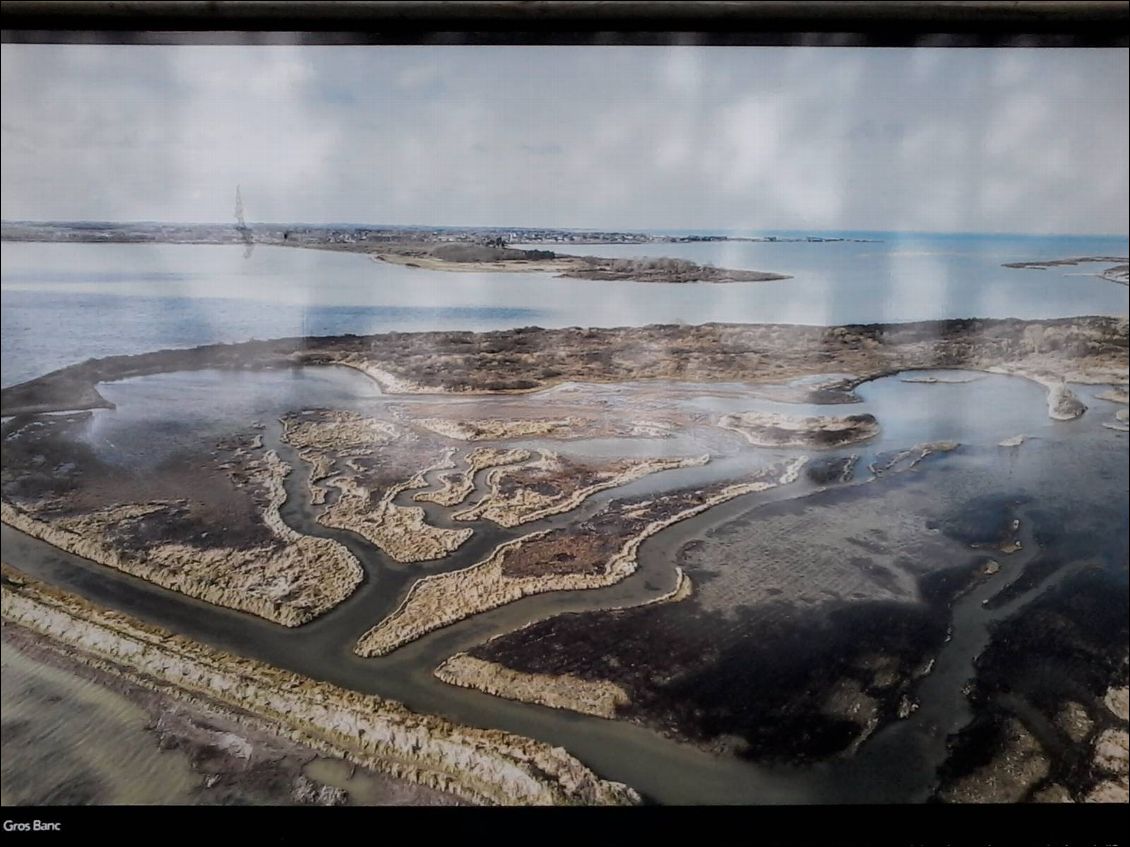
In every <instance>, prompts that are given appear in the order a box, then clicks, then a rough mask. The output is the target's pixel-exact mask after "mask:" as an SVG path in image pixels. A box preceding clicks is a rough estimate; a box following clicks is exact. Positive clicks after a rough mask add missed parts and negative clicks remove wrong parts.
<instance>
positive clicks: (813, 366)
mask: <svg viewBox="0 0 1130 847" xmlns="http://www.w3.org/2000/svg"><path fill="white" fill-rule="evenodd" d="M1127 336H1128V320H1127V319H1126V318H1114V317H1100V316H1092V317H1085V318H1057V319H1050V320H1040V321H1022V320H1017V319H1013V318H1009V319H992V320H988V319H986V320H949V321H925V322H915V323H904V324H867V325H858V326H839V327H810V326H804V325H798V324H718V323H709V324H701V325H697V326H678V325H662V324H653V325H649V326H644V327H631V328H628V327H620V328H613V329H581V328H578V327H571V328H566V329H542V328H540V327H527V328H522V329H512V330H498V331H493V332H480V333H474V332H454V331H453V332H443V331H436V332H417V333H384V334H378V335H368V336H351V335H344V336H323V337H291V338H281V339H274V340H270V341H247V342H240V343H237V344H213V345H203V346H199V347H194V348H188V349H171V350H168V349H167V350H158V351H154V352H150V353H140V354H135V355H126V356H107V357H104V358H100V359H91V360H88V361H86V362H81V363H78V364H75V365H70V366H68V367H64V368H60V369H58V370H55V371H51V372H50V373H47V374H44V375H42V376H39V377H36V378H34V379H31V380H28V381H26V382H23V383H19V384H17V385H13V386H9V387H7V388H4V389H2V390H0V415H3V416H5V417H7V416H14V415H29V414H41V413H45V412H52V411H72V410H83V409H91V408H100V407H103V408H104V407H107V406H108V405H109V404H108V403H107V401H106V400H105V398H103V397H102V396H101V394H99V393H98V390H97V385H98V383H100V382H112V381H115V380H120V379H126V378H130V377H139V376H149V375H154V374H160V373H168V372H173V371H190V370H204V369H213V368H215V369H235V370H243V369H270V368H292V367H296V366H313V365H343V366H346V367H350V368H354V369H356V370H358V371H360V372H362V373H364V374H366V375H367V376H369V377H370V378H371V379H373V380H374V381H375V382H376V383H377V384H378V385H379V386H380V387H381V389H382V391H384V392H385V393H387V394H435V395H438V396H446V395H453V394H454V395H476V394H529V393H533V392H537V391H542V390H545V389H548V388H552V387H554V386H556V385H559V384H561V383H565V382H590V383H611V382H623V381H633V382H646V381H688V382H743V383H750V384H766V385H775V384H781V383H783V382H787V381H789V380H793V379H798V378H802V377H809V376H815V375H820V374H826V373H828V372H830V371H839V372H841V373H843V372H846V373H849V374H851V375H852V376H851V377H850V378H849V379H847V380H844V381H842V383H841V384H839V385H838V386H837V387H838V388H839V389H841V390H846V389H851V388H854V387H857V386H858V385H861V384H863V383H865V382H868V381H870V380H872V379H875V378H878V377H881V376H888V375H892V374H896V373H900V372H903V371H911V370H934V369H947V370H955V369H956V370H970V371H980V372H990V373H1001V374H1005V375H1016V376H1022V377H1025V378H1028V379H1032V380H1035V381H1037V382H1040V383H1041V384H1043V385H1044V386H1045V387H1047V386H1048V385H1049V382H1055V383H1060V382H1064V381H1067V382H1078V383H1085V384H1109V385H1126V384H1127V383H1128V382H1130V368H1128V355H1127ZM674 348H678V349H680V350H684V351H687V352H693V353H694V357H693V359H689V360H688V358H687V357H686V355H685V354H683V355H680V356H663V355H656V354H657V353H660V354H661V353H662V351H663V350H665V349H674ZM1065 348H1066V349H1065ZM582 352H583V353H585V354H586V355H584V356H581V355H580V354H581V353H582ZM516 358H517V359H519V360H520V361H521V362H522V363H524V364H527V365H531V366H533V365H536V364H537V363H539V362H544V363H545V364H547V365H551V366H552V371H551V372H549V373H551V374H552V375H549V373H547V374H546V375H539V376H537V377H536V378H530V377H518V378H516V377H515V376H514V374H515V372H516V370H517V371H518V372H521V369H520V368H516V367H515V359H516ZM526 370H527V372H529V373H536V372H537V371H536V370H535V369H534V368H533V367H530V368H527V369H526Z"/></svg>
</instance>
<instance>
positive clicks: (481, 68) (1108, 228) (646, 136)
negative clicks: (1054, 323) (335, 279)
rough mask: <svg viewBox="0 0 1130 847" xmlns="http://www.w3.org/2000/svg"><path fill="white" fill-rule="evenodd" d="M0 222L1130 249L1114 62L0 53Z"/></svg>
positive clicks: (1107, 57)
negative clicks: (1053, 242)
mask: <svg viewBox="0 0 1130 847" xmlns="http://www.w3.org/2000/svg"><path fill="white" fill-rule="evenodd" d="M0 66H2V67H0V76H2V83H0V86H2V101H0V153H2V158H0V161H2V165H0V169H2V178H3V185H2V198H0V199H2V204H0V205H2V216H3V218H4V219H6V220H13V219H33V220H80V219H85V220H120V221H130V220H161V221H177V222H191V221H212V222H229V221H232V220H233V214H234V206H235V189H236V186H237V185H238V186H240V190H241V193H242V196H243V201H244V207H245V213H246V217H247V220H248V222H255V221H264V222H266V221H272V222H299V221H301V222H309V223H328V222H356V223H384V224H421V225H428V224H431V225H449V226H463V225H466V226H471V225H475V226H547V227H576V228H594V229H620V230H634V229H674V230H695V229H697V230H701V229H705V230H720V229H726V230H774V229H780V230H794V229H799V230H845V229H847V230H900V231H926V232H929V231H941V232H1014V233H1033V234H1047V233H1064V234H1067V233H1074V234H1116V235H1125V234H1126V233H1127V232H1128V231H1130V224H1128V220H1127V219H1128V211H1127V210H1128V207H1130V188H1128V159H1130V153H1128V129H1127V127H1128V123H1130V115H1128V105H1127V104H1128V82H1127V78H1128V51H1126V50H1124V49H1111V50H1106V49H1074V50H1071V49H1066V50H1060V49H926V48H915V49H906V48H895V49H880V48H825V47H812V48H804V47H698V46H672V47H607V46H593V47H573V46H567V47H517V46H511V47H468V46H455V47H450V46H429V47H401V46H395V47H387V46H373V47H352V46H351V47H321V46H319V47H313V46H246V47H232V46H110V45H16V44H4V45H3V46H2V48H0Z"/></svg>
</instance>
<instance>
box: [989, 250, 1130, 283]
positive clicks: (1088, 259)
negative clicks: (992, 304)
mask: <svg viewBox="0 0 1130 847" xmlns="http://www.w3.org/2000/svg"><path fill="white" fill-rule="evenodd" d="M1086 264H1102V265H1113V267H1108V268H1107V269H1106V270H1103V271H1100V272H1099V273H1097V274H1095V276H1097V277H1099V278H1100V279H1105V280H1106V281H1107V282H1115V283H1118V284H1119V285H1130V259H1128V258H1127V257H1125V256H1078V257H1073V258H1069V259H1048V260H1046V261H1037V262H1008V263H1006V264H1005V265H1004V267H1006V268H1020V269H1024V270H1039V271H1043V270H1049V269H1051V268H1073V267H1078V266H1079V265H1086Z"/></svg>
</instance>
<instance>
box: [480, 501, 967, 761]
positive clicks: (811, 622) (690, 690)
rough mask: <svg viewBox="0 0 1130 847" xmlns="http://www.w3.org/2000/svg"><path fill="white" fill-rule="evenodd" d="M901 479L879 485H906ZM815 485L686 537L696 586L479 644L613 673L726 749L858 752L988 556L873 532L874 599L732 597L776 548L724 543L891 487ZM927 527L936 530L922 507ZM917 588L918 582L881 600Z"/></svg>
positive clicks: (649, 709)
mask: <svg viewBox="0 0 1130 847" xmlns="http://www.w3.org/2000/svg"><path fill="white" fill-rule="evenodd" d="M899 488H900V486H897V485H895V486H891V489H892V491H888V492H877V493H882V494H888V495H890V494H893V496H896V497H897V496H898V494H897V489H899ZM806 499H807V501H809V503H810V505H809V506H806V505H805V504H804V503H802V502H801V501H791V502H782V503H776V504H769V505H766V506H763V507H761V508H758V509H755V510H754V511H752V512H749V513H747V514H746V515H744V516H741V517H738V518H735V519H733V520H732V521H730V522H728V523H727V524H724V525H722V526H720V527H717V528H716V529H715V530H713V531H712V533H713V537H712V536H711V534H710V533H708V534H707V537H706V538H705V539H699V540H696V541H691V542H689V543H687V544H685V545H684V546H683V547H682V549H681V552H680V554H679V561H680V563H681V565H682V566H683V567H684V569H685V570H686V572H687V573H688V574H689V575H690V577H691V579H692V581H693V582H694V584H695V588H696V590H695V593H694V594H692V596H691V597H690V598H688V599H686V600H683V601H681V602H677V603H667V604H659V605H653V606H642V607H635V608H627V609H619V610H612V611H603V612H582V613H570V614H562V615H558V616H556V617H551V618H548V619H545V620H542V621H540V622H538V623H535V624H533V625H531V626H528V627H525V628H523V629H521V630H518V631H515V632H512V633H510V634H508V635H505V636H501V637H498V638H495V639H493V640H491V641H489V642H487V643H485V644H482V645H480V646H478V647H477V648H475V649H473V650H472V651H471V653H472V655H474V656H476V657H478V658H481V659H484V660H488V661H491V662H496V663H498V664H501V665H503V666H506V667H508V668H512V669H514V670H517V671H520V672H527V673H538V674H549V675H562V674H571V675H574V676H577V677H580V678H582V679H587V680H592V681H598V680H603V681H611V682H614V683H616V684H617V685H619V686H621V687H622V688H623V689H624V690H625V691H626V692H627V693H628V695H629V700H630V702H629V703H628V704H626V705H622V706H621V707H619V710H618V714H619V716H620V717H622V718H625V719H628V720H632V721H634V722H637V723H640V724H643V725H646V726H649V727H652V728H654V729H657V730H659V731H660V732H663V733H664V734H667V735H670V736H673V737H676V738H680V739H684V740H689V741H692V742H694V743H697V744H700V745H702V746H704V747H706V748H708V749H711V750H714V751H716V752H732V753H734V754H736V755H738V756H741V757H744V758H747V759H750V760H754V761H758V762H765V763H773V762H778V763H787V764H804V763H807V762H813V761H817V760H821V759H825V758H828V757H833V756H839V755H850V754H851V753H852V752H853V751H854V750H855V748H856V747H858V745H859V744H861V743H863V742H864V741H865V740H866V739H867V738H868V737H869V736H870V735H871V734H872V733H873V732H875V731H876V730H877V729H878V728H879V727H882V726H883V725H885V724H888V723H890V722H892V721H896V720H898V719H899V718H901V717H905V716H906V715H907V714H909V713H910V712H911V711H913V709H914V689H915V685H916V682H917V680H918V679H920V678H921V677H922V675H923V674H925V673H927V672H928V671H929V668H930V666H931V660H932V658H933V657H934V656H935V655H936V653H937V651H938V650H939V649H940V648H941V646H942V645H943V644H944V643H945V640H946V638H947V635H948V631H949V626H950V604H951V603H952V602H953V601H954V599H955V597H957V596H958V595H960V594H961V593H963V592H965V591H967V590H968V589H969V588H970V587H971V586H972V585H974V584H976V583H977V582H978V580H979V579H980V578H982V577H983V576H984V571H985V563H986V561H987V560H986V557H985V556H983V555H981V554H978V553H975V552H973V551H969V552H966V553H962V551H961V549H960V547H957V546H956V545H953V544H952V543H949V542H944V541H943V542H940V543H941V544H942V545H943V546H935V547H926V546H921V547H920V548H919V549H918V551H917V552H918V554H919V555H918V556H917V557H916V556H915V555H913V553H914V552H915V551H914V550H913V549H909V548H907V547H906V538H913V537H915V536H914V535H913V534H910V535H906V533H905V531H904V534H903V535H896V534H895V531H894V530H892V532H891V533H883V532H882V531H876V532H875V533H864V534H865V535H867V537H866V538H862V537H861V538H860V541H861V544H862V545H867V547H869V548H870V550H871V551H872V552H871V553H870V555H863V551H864V548H863V546H861V547H860V551H861V553H860V555H852V556H850V557H847V558H849V559H850V562H849V563H848V564H847V565H846V566H845V573H851V572H852V569H856V570H859V571H861V572H862V574H861V575H860V576H858V577H855V579H856V580H857V581H862V582H867V581H871V582H877V583H879V585H878V587H876V588H874V590H873V592H872V594H870V595H867V597H865V598H864V599H856V598H855V597H854V592H852V596H850V597H849V596H848V595H846V594H845V595H844V596H841V592H839V591H837V590H833V589H832V588H827V589H825V590H823V591H822V592H821V593H820V596H821V597H822V600H823V602H814V601H812V600H809V599H806V597H807V596H808V595H800V596H798V595H797V594H796V589H795V587H794V588H790V587H788V586H787V585H785V584H782V585H785V587H784V588H769V589H767V590H764V591H763V594H762V598H763V599H761V600H760V601H759V602H756V603H744V604H743V603H736V602H734V601H735V600H736V599H737V598H739V597H741V596H742V594H741V591H742V589H741V585H742V582H741V580H742V579H743V578H746V577H745V575H744V574H743V573H742V572H743V571H745V570H747V569H749V568H753V567H754V563H755V562H756V561H757V559H758V557H760V556H761V555H765V551H764V550H759V549H757V548H756V546H753V545H749V546H747V547H746V548H745V549H746V551H747V552H746V555H747V556H748V559H747V560H746V561H745V562H742V561H737V560H731V559H728V558H719V556H718V549H719V548H718V544H719V543H735V542H734V539H736V543H737V544H744V543H745V542H744V541H743V539H744V538H746V537H747V536H749V537H757V535H758V533H764V532H767V531H769V530H767V529H765V527H767V526H768V523H767V522H768V521H769V519H771V518H772V519H774V520H784V521H788V523H787V524H785V525H786V526H788V527H792V526H794V525H795V524H798V523H800V524H804V523H805V522H811V521H819V520H820V519H821V517H822V516H823V514H824V511H823V510H826V509H833V508H834V509H837V510H851V509H852V504H853V502H854V503H855V504H857V505H858V504H862V505H863V508H864V509H866V510H867V512H868V513H872V510H877V511H881V509H882V506H883V503H884V502H885V499H884V497H882V496H880V497H875V496H872V494H871V493H870V492H866V493H861V492H860V491H859V490H855V491H852V490H849V489H835V490H831V491H828V492H824V493H822V494H817V495H814V496H812V497H810V498H806ZM813 503H814V504H815V506H814V507H813V506H812V505H811V504H813ZM865 525H866V523H865V522H861V523H860V524H858V525H856V526H855V529H856V530H858V529H859V527H860V526H865ZM918 532H920V533H921V534H922V536H924V537H926V538H929V537H930V536H929V535H928V533H927V531H926V527H925V521H924V520H922V521H921V522H920V524H919V529H918ZM718 539H721V541H719V540H718ZM795 543H797V544H801V542H800V541H797V542H795ZM838 543H839V545H840V549H841V550H842V549H843V546H844V542H843V539H840V540H839V542H838ZM731 549H732V548H731ZM739 549H741V548H739ZM900 551H901V552H900ZM946 551H948V553H947V552H946ZM908 553H910V554H911V555H908ZM923 556H925V557H927V558H922V557H923ZM892 560H893V561H894V562H895V563H896V564H894V565H893V566H892V565H891V561H892ZM821 562H822V560H820V561H818V562H817V564H816V567H819V565H820V563H821ZM749 578H750V579H754V580H755V581H756V574H755V575H754V576H753V577H749ZM765 578H766V579H768V578H769V577H765ZM812 590H813V591H815V588H812ZM904 592H912V594H907V596H906V597H905V599H878V598H883V597H891V596H892V595H894V596H899V595H901V594H902V593H904ZM719 597H723V598H729V601H730V603H729V605H728V606H727V605H726V602H725V601H724V600H723V601H719V600H718V599H717V598H719ZM871 598H874V599H871Z"/></svg>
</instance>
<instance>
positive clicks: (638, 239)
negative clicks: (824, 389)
mask: <svg viewBox="0 0 1130 847" xmlns="http://www.w3.org/2000/svg"><path fill="white" fill-rule="evenodd" d="M0 238H2V239H3V240H4V241H74V242H99V241H107V242H162V243H170V244H228V243H230V244H241V243H249V242H250V243H255V244H278V245H299V246H315V245H334V246H336V247H338V248H339V249H357V250H367V249H370V248H372V247H374V246H380V245H385V244H390V243H403V242H405V241H412V242H416V243H444V242H462V243H472V244H482V245H485V246H491V247H505V246H507V245H508V244H649V243H660V244H662V243H668V244H670V243H686V242H701V241H751V242H786V243H787V242H808V243H813V242H816V243H819V242H844V241H851V242H871V241H874V240H875V239H866V238H840V237H827V236H819V235H801V236H775V235H765V236H731V235H656V234H652V233H644V232H619V231H605V230H576V229H556V228H541V227H438V226H437V227H430V226H386V225H368V224H302V223H290V224H281V223H257V224H235V223H230V224H228V223H224V224H217V223H191V224H174V223H150V222H138V223H117V222H107V221H3V222H2V223H0Z"/></svg>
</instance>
